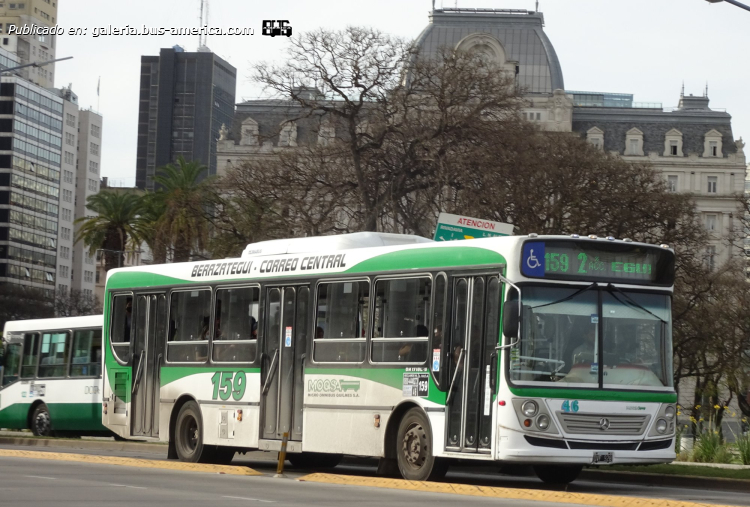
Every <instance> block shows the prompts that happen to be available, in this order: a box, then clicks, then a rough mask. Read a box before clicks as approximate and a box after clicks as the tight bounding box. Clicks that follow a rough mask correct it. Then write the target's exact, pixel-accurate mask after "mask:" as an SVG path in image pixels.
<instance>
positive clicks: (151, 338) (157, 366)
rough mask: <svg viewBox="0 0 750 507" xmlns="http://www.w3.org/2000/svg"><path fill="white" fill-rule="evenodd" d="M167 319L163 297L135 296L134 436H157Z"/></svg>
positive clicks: (132, 411)
mask: <svg viewBox="0 0 750 507" xmlns="http://www.w3.org/2000/svg"><path fill="white" fill-rule="evenodd" d="M166 318H167V302H166V296H165V295H164V294H147V295H143V294H139V295H137V296H136V304H135V335H134V343H133V383H132V392H131V418H132V419H131V428H132V433H131V434H132V435H133V436H145V437H158V436H159V403H160V394H159V393H160V387H161V386H160V384H161V382H160V374H161V365H162V363H163V359H164V339H165V333H166Z"/></svg>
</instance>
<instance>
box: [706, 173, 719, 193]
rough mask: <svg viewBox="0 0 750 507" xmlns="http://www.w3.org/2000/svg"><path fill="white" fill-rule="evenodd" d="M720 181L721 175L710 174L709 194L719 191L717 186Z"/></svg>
mask: <svg viewBox="0 0 750 507" xmlns="http://www.w3.org/2000/svg"><path fill="white" fill-rule="evenodd" d="M718 183H719V177H718V176H709V177H708V193H709V194H715V193H716V192H717V190H716V187H717V185H718Z"/></svg>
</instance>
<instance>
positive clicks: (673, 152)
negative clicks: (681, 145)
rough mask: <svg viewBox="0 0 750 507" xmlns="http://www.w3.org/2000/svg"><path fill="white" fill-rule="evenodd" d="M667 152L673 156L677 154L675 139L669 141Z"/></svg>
mask: <svg viewBox="0 0 750 507" xmlns="http://www.w3.org/2000/svg"><path fill="white" fill-rule="evenodd" d="M669 154H670V155H672V156H673V157H675V156H677V141H669Z"/></svg>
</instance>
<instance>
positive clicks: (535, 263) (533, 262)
mask: <svg viewBox="0 0 750 507" xmlns="http://www.w3.org/2000/svg"><path fill="white" fill-rule="evenodd" d="M526 265H527V266H528V267H529V269H536V268H538V267H539V266H541V264H539V260H537V258H536V257H535V256H534V249H533V248H532V249H531V251H530V252H529V258H528V259H526Z"/></svg>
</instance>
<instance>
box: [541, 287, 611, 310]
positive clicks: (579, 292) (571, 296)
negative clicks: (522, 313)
mask: <svg viewBox="0 0 750 507" xmlns="http://www.w3.org/2000/svg"><path fill="white" fill-rule="evenodd" d="M594 287H598V285H597V284H596V282H594V283H592V284H591V285H589V286H587V287H583V288H581V289H578V290H577V291H575V292H574V293H573V294H571V295H570V296H565V297H564V298H561V299H558V300H557V301H552V302H551V303H544V304H543V305H538V306H532V307H531V309H532V310H533V309H535V308H542V307H545V306H550V305H556V304H558V303H564V302H565V301H569V300H571V299H573V298H574V297H576V296H577V295H579V294H583V293H584V292H586V291H587V290H589V289H592V288H594Z"/></svg>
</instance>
